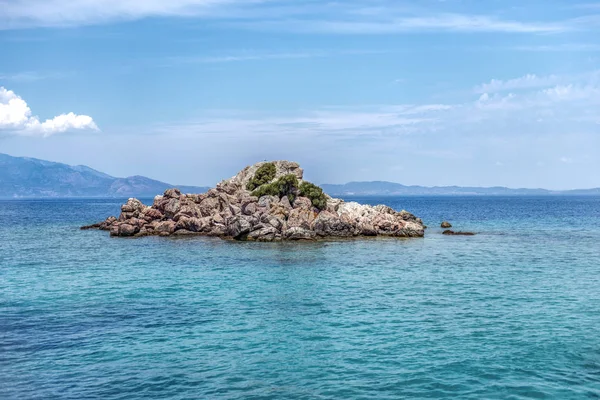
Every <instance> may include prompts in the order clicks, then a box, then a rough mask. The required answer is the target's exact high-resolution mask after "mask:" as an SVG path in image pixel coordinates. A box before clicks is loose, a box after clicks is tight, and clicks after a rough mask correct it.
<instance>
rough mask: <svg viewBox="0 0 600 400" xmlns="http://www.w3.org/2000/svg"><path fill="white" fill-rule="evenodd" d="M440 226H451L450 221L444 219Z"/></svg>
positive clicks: (445, 227)
mask: <svg viewBox="0 0 600 400" xmlns="http://www.w3.org/2000/svg"><path fill="white" fill-rule="evenodd" d="M441 226H442V228H444V229H448V228H452V224H450V222H448V221H444V222H442V225H441Z"/></svg>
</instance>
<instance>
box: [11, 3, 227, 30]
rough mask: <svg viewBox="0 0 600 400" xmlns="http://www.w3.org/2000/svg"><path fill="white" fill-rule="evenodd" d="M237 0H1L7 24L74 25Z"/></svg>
mask: <svg viewBox="0 0 600 400" xmlns="http://www.w3.org/2000/svg"><path fill="white" fill-rule="evenodd" d="M235 2H236V1H234V0H169V1H164V0H9V1H1V2H0V5H2V12H1V13H0V21H1V22H2V24H1V25H3V26H4V28H8V29H10V28H21V27H30V26H45V27H52V26H72V25H89V24H97V23H104V22H109V21H114V20H117V21H118V20H121V21H122V20H135V19H141V18H146V17H152V16H192V15H203V14H206V13H209V12H210V11H211V10H213V9H214V8H216V7H218V6H223V5H228V4H231V3H235Z"/></svg>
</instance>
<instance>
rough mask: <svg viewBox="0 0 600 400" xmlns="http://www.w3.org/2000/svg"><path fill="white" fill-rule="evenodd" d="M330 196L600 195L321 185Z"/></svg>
mask: <svg viewBox="0 0 600 400" xmlns="http://www.w3.org/2000/svg"><path fill="white" fill-rule="evenodd" d="M321 187H322V188H323V190H324V191H325V193H327V194H329V195H331V196H352V195H355V196H419V195H420V196H432V195H438V196H448V195H455V196H461V195H462V196H467V195H485V196H502V195H504V196H536V195H537V196H543V195H557V194H561V195H600V188H596V189H579V190H566V191H555V190H546V189H509V188H506V187H501V186H497V187H487V188H485V187H460V186H435V187H426V186H405V185H401V184H399V183H394V182H384V181H374V182H350V183H346V184H344V185H330V184H324V185H321Z"/></svg>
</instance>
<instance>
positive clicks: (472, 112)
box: [155, 71, 600, 140]
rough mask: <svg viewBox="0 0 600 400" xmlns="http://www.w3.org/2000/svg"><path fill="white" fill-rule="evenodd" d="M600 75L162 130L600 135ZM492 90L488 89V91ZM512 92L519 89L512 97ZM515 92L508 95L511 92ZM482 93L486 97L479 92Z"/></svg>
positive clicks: (240, 116)
mask: <svg viewBox="0 0 600 400" xmlns="http://www.w3.org/2000/svg"><path fill="white" fill-rule="evenodd" d="M596 77H597V75H596V72H595V71H594V72H590V73H587V74H580V75H578V76H576V77H571V81H570V83H568V82H569V80H568V79H567V78H566V77H560V76H557V75H556V76H555V75H550V76H548V77H540V76H538V75H534V74H531V75H525V76H523V77H521V78H515V79H510V80H506V81H499V80H492V81H491V82H490V83H487V84H483V85H480V86H478V89H477V90H476V92H477V96H476V97H475V98H474V99H472V100H471V101H467V102H464V103H456V104H436V103H432V104H399V105H380V106H363V107H327V108H321V109H317V110H309V111H304V112H296V113H292V114H285V115H277V116H275V115H269V114H253V113H248V112H244V113H241V112H227V113H223V112H217V113H214V114H209V115H205V116H204V117H203V118H201V119H199V120H196V121H190V122H185V123H179V124H168V125H165V126H160V127H156V128H155V131H156V132H158V133H161V132H162V133H173V132H182V133H185V134H191V135H207V136H228V137H247V136H251V137H254V138H256V137H260V136H269V137H289V136H293V137H303V138H306V139H307V140H311V139H309V138H313V139H314V138H320V139H322V138H324V137H336V138H348V139H350V138H380V139H381V138H393V137H399V136H403V135H409V136H410V135H425V134H434V135H439V134H440V133H441V132H445V133H447V134H448V135H462V134H465V135H466V136H468V134H475V135H490V134H494V135H507V136H508V137H514V135H516V134H517V133H525V132H528V133H531V134H534V133H535V134H544V133H546V132H549V133H552V132H554V133H558V132H568V131H572V130H573V129H575V128H576V129H582V130H586V131H589V132H592V131H594V132H595V131H597V124H598V122H600V117H598V115H597V113H596V110H597V107H598V106H600V81H598V80H597V79H596ZM484 89H485V91H484ZM512 90H517V91H515V92H512ZM507 91H509V93H503V92H507ZM480 92H482V93H481V94H479V93H480Z"/></svg>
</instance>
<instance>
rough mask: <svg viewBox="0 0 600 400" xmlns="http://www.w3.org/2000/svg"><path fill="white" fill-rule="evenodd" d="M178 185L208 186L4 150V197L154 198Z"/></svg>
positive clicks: (0, 191)
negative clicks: (106, 170) (116, 174)
mask: <svg viewBox="0 0 600 400" xmlns="http://www.w3.org/2000/svg"><path fill="white" fill-rule="evenodd" d="M171 187H178V188H179V189H180V190H181V191H182V192H185V193H202V192H205V191H207V190H208V189H209V188H207V187H195V186H178V185H171V184H168V183H164V182H160V181H156V180H154V179H150V178H146V177H143V176H130V177H128V178H115V177H113V176H110V175H107V174H105V173H102V172H99V171H96V170H94V169H92V168H89V167H86V166H84V165H77V166H71V165H67V164H61V163H56V162H51V161H44V160H38V159H35V158H26V157H12V156H9V155H7V154H1V153H0V198H22V197H25V198H28V197H31V198H39V197H154V196H156V195H157V194H161V193H163V192H164V191H165V190H166V189H168V188H171Z"/></svg>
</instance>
